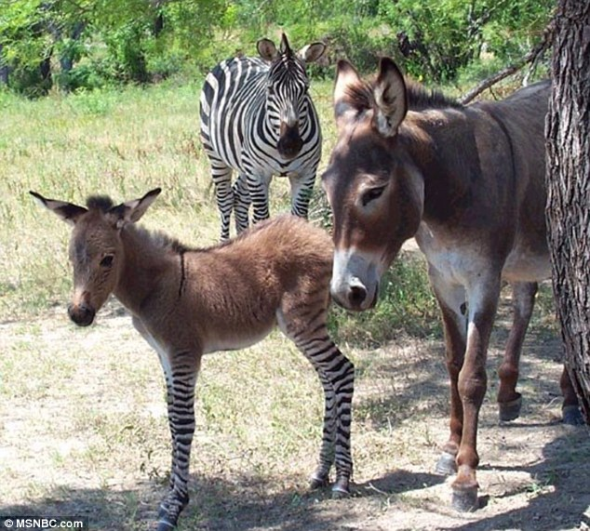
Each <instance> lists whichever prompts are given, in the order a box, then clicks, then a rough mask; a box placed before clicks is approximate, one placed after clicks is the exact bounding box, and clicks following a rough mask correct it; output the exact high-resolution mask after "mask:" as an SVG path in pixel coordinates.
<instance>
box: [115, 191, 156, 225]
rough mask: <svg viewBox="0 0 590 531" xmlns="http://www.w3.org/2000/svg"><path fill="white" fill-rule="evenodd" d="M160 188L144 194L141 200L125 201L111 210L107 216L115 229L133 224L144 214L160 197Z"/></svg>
mask: <svg viewBox="0 0 590 531" xmlns="http://www.w3.org/2000/svg"><path fill="white" fill-rule="evenodd" d="M161 191H162V189H161V188H154V189H153V190H150V191H149V192H148V193H147V194H145V195H144V196H143V197H142V198H141V199H134V200H133V201H127V202H125V203H121V204H120V205H118V206H116V207H113V208H111V209H110V210H109V211H108V212H107V216H108V217H109V218H110V219H112V220H113V222H114V223H115V225H116V226H117V228H121V227H122V226H123V225H124V224H125V223H128V222H130V223H135V222H136V221H139V220H140V219H141V217H142V216H143V215H144V214H145V212H146V210H147V209H148V208H149V206H150V205H151V204H152V203H153V202H154V201H155V199H156V197H158V196H159V195H160V192H161Z"/></svg>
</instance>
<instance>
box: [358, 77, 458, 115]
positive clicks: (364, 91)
mask: <svg viewBox="0 0 590 531" xmlns="http://www.w3.org/2000/svg"><path fill="white" fill-rule="evenodd" d="M405 82H406V89H407V94H408V108H409V109H412V110H416V111H419V110H424V109H444V108H448V107H452V108H455V109H462V108H463V105H462V104H461V103H459V102H458V101H457V100H455V99H454V98H451V97H449V96H446V95H445V94H443V93H442V92H440V91H439V90H435V89H434V90H429V89H427V88H425V87H424V86H422V85H421V84H420V83H417V82H416V81H413V80H411V79H408V78H405ZM374 89H375V81H373V82H372V83H366V82H362V83H357V84H355V85H353V86H351V87H348V88H347V96H348V97H349V98H350V99H351V100H352V103H353V105H354V106H356V107H360V108H371V107H373V105H374V104H375V98H374V96H373V91H374Z"/></svg>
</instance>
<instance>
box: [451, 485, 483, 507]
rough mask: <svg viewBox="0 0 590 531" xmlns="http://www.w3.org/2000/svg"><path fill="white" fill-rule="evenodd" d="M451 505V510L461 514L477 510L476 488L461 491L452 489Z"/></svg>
mask: <svg viewBox="0 0 590 531" xmlns="http://www.w3.org/2000/svg"><path fill="white" fill-rule="evenodd" d="M451 504H452V506H453V509H455V510H456V511H460V512H462V513H469V512H472V511H476V510H477V509H479V500H478V498H477V487H474V488H470V489H461V490H459V489H453V498H452V502H451Z"/></svg>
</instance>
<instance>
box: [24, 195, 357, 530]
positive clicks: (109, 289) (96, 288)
mask: <svg viewBox="0 0 590 531" xmlns="http://www.w3.org/2000/svg"><path fill="white" fill-rule="evenodd" d="M31 193H32V194H33V196H35V197H36V198H37V199H38V200H39V201H40V202H41V204H42V205H43V206H45V207H46V208H48V209H49V210H51V211H52V212H54V213H55V214H57V215H58V216H59V217H60V218H62V219H63V220H65V221H67V222H69V223H70V224H72V225H73V226H74V229H73V232H72V238H71V241H70V260H71V262H72V265H73V268H74V294H73V297H72V302H71V304H70V306H69V307H68V314H69V316H70V318H71V319H72V321H74V322H75V323H76V324H77V325H80V326H88V325H90V324H92V322H93V321H94V318H95V315H96V313H97V312H98V311H99V310H100V308H101V306H102V305H103V304H104V302H105V301H106V300H107V298H108V297H109V295H110V294H111V293H112V294H113V295H115V297H117V299H119V301H120V302H121V303H122V304H123V306H125V308H127V310H128V311H129V313H130V314H131V315H132V317H133V325H134V326H135V328H136V329H137V330H138V332H139V333H140V334H141V335H142V336H143V338H144V339H145V340H146V341H147V342H148V343H149V344H150V345H151V346H152V347H153V348H154V349H155V350H156V351H157V353H158V355H159V357H160V363H161V364H162V368H163V369H164V374H165V377H166V386H167V394H168V421H169V424H170V432H171V434H172V471H171V474H170V490H169V492H168V494H167V496H166V498H165V499H164V501H163V503H162V505H161V510H160V523H159V526H158V531H167V530H169V529H171V528H172V527H174V526H175V525H176V523H177V520H178V516H179V514H180V513H181V511H182V510H183V509H184V507H185V506H186V504H187V503H188V497H189V494H188V479H189V462H190V452H191V445H192V440H193V435H194V432H195V413H194V399H195V385H196V380H197V375H198V373H199V368H200V365H201V358H202V356H203V355H204V354H208V353H212V352H216V351H220V350H233V349H239V348H245V347H247V346H250V345H253V344H254V343H256V342H258V341H260V340H262V339H263V338H264V337H265V336H266V335H267V334H268V333H269V332H270V331H271V330H272V329H273V328H275V327H276V326H278V327H279V328H280V329H281V331H282V332H283V333H284V334H285V335H286V336H287V337H288V338H289V339H291V340H292V341H293V342H294V343H295V345H296V346H297V348H298V349H299V350H300V351H301V352H302V353H303V354H304V355H305V357H306V358H307V359H309V361H310V362H311V364H312V365H313V367H314V368H315V370H316V372H317V374H318V376H319V378H320V381H321V383H322V386H323V388H324V395H325V414H324V432H323V440H322V446H321V450H320V463H319V465H318V467H317V468H316V470H315V472H314V473H313V475H312V478H311V486H312V488H315V487H319V486H322V485H324V484H326V483H327V481H328V475H329V472H330V469H331V468H332V465H333V464H335V465H336V481H335V483H334V484H333V486H332V491H333V493H334V495H335V496H336V497H338V496H340V495H346V494H348V492H349V480H350V476H351V474H352V459H351V456H350V420H351V401H352V394H353V387H354V367H353V365H352V363H351V362H350V361H349V360H348V359H347V358H346V356H344V355H343V354H342V353H341V352H340V350H339V349H338V347H336V345H334V343H333V342H332V340H331V339H330V336H329V334H328V330H327V328H326V320H327V313H328V306H329V303H330V293H329V290H330V274H331V270H332V242H331V240H330V237H329V236H328V235H327V234H326V233H325V232H324V231H323V230H321V229H318V228H314V227H312V226H311V225H310V224H309V223H307V222H306V221H304V220H301V219H298V218H296V217H293V216H283V217H277V218H275V219H273V220H270V221H267V222H266V223H260V224H259V225H257V226H256V227H255V228H253V229H251V230H250V231H248V232H245V233H244V234H243V235H242V236H241V237H239V238H237V239H235V240H233V241H232V242H228V243H226V244H224V245H218V246H215V247H211V248H209V249H191V248H189V247H185V246H184V245H182V244H180V243H179V242H178V241H176V240H173V239H171V238H168V237H167V236H165V235H163V234H150V233H149V232H148V231H146V230H144V229H141V228H139V227H137V226H136V225H135V222H137V221H138V220H139V219H140V218H141V217H142V216H143V214H144V213H145V211H146V210H147V209H148V207H149V206H150V205H151V204H152V203H153V201H154V200H155V199H156V197H157V196H158V194H159V193H160V189H155V190H152V191H151V192H148V193H147V194H146V195H144V196H143V197H142V198H140V199H136V200H133V201H127V202H126V203H122V204H120V205H117V206H114V205H113V203H112V201H111V200H110V199H109V198H106V197H91V198H90V199H89V200H88V202H87V206H86V207H82V206H78V205H75V204H72V203H68V202H65V201H57V200H54V199H47V198H45V197H43V196H41V195H40V194H38V193H35V192H31ZM273 355H274V354H273Z"/></svg>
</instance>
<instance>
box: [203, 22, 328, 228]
mask: <svg viewBox="0 0 590 531" xmlns="http://www.w3.org/2000/svg"><path fill="white" fill-rule="evenodd" d="M257 49H258V53H259V54H260V57H236V58H233V59H228V60H226V61H222V62H221V63H219V64H218V65H217V66H216V67H215V68H213V70H212V71H211V72H210V73H209V74H208V76H207V78H206V79H205V83H204V86H203V90H202V92H201V99H200V119H201V140H202V143H203V148H204V150H205V152H206V153H207V155H208V157H209V160H210V163H211V175H212V179H213V184H214V187H215V196H216V201H217V207H218V209H219V213H220V216H221V239H222V240H226V239H228V238H229V232H230V216H231V213H232V210H233V211H234V212H235V225H236V231H237V232H238V233H240V232H242V231H243V230H244V229H245V228H247V227H248V224H249V209H250V204H252V207H253V216H252V222H253V223H257V222H259V221H261V220H263V219H266V218H268V217H269V210H268V194H269V192H268V188H269V184H270V180H271V178H272V176H273V175H279V176H282V177H285V176H288V177H289V182H290V186H291V213H292V214H294V215H296V216H299V217H303V218H307V213H308V208H309V201H310V199H311V194H312V190H313V186H314V182H315V176H316V171H317V167H318V165H319V162H320V159H321V155H322V135H321V129H320V123H319V119H318V115H317V112H316V110H315V107H314V105H313V102H312V99H311V96H310V95H309V92H308V89H309V79H308V77H307V73H306V69H305V67H306V65H307V64H308V63H312V62H314V61H317V60H318V59H319V58H320V57H321V56H322V55H323V53H324V51H325V49H326V46H325V44H323V43H321V42H314V43H312V44H308V45H306V46H304V47H303V48H302V49H301V50H300V51H299V52H297V53H295V52H294V51H293V50H292V49H291V47H290V46H289V41H288V40H287V37H286V35H285V34H283V35H282V38H281V44H280V47H279V49H277V48H276V46H275V44H274V43H273V41H271V40H269V39H260V40H259V41H258V43H257ZM232 170H237V172H238V174H239V175H238V178H237V179H236V181H235V183H234V184H233V185H232Z"/></svg>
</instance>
